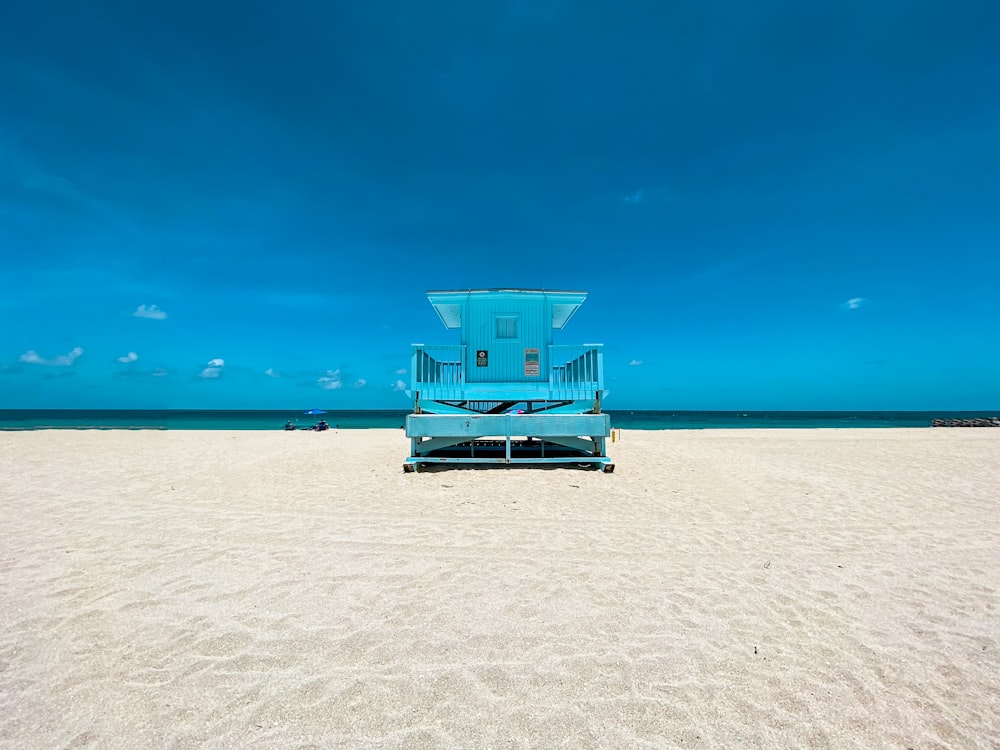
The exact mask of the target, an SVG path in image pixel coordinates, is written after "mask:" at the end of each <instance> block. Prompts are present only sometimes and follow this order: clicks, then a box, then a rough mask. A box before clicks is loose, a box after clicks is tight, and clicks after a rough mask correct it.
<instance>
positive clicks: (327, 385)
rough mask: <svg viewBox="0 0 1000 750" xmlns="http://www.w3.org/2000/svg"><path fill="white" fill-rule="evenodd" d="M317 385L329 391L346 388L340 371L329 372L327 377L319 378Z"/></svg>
mask: <svg viewBox="0 0 1000 750" xmlns="http://www.w3.org/2000/svg"><path fill="white" fill-rule="evenodd" d="M316 383H317V384H318V385H319V387H320V388H323V389H325V390H327V391H337V390H340V389H341V388H343V387H344V382H343V381H342V380H341V379H340V370H327V371H326V375H324V376H323V377H321V378H319V379H318V380H317V381H316Z"/></svg>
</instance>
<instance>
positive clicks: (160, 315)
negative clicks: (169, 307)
mask: <svg viewBox="0 0 1000 750" xmlns="http://www.w3.org/2000/svg"><path fill="white" fill-rule="evenodd" d="M132 316H133V317H136V318H151V319H153V320H164V319H165V318H166V317H167V314H166V313H165V312H164V311H163V310H161V309H160V308H159V307H157V306H156V305H139V306H138V307H137V308H136V309H135V312H134V313H132Z"/></svg>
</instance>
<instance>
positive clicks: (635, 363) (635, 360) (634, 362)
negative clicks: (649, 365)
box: [629, 359, 642, 367]
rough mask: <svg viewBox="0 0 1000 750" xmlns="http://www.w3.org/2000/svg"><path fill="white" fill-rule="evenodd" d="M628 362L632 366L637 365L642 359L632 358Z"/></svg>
mask: <svg viewBox="0 0 1000 750" xmlns="http://www.w3.org/2000/svg"><path fill="white" fill-rule="evenodd" d="M629 364H630V365H631V366H632V367H638V366H639V365H641V364H642V360H641V359H633V360H632V361H631V362H629Z"/></svg>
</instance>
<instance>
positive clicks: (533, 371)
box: [524, 349, 542, 378]
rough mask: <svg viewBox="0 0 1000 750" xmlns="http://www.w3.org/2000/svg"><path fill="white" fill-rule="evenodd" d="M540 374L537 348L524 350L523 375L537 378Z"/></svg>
mask: <svg viewBox="0 0 1000 750" xmlns="http://www.w3.org/2000/svg"><path fill="white" fill-rule="evenodd" d="M541 374H542V371H541V366H540V364H539V358H538V349H525V350H524V375H525V377H528V378H537V377H538V376H539V375H541Z"/></svg>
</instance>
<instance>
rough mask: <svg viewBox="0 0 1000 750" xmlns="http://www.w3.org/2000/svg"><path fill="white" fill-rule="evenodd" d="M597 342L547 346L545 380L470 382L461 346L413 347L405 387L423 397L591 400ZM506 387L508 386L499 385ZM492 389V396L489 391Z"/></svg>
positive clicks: (599, 360)
mask: <svg viewBox="0 0 1000 750" xmlns="http://www.w3.org/2000/svg"><path fill="white" fill-rule="evenodd" d="M602 348H603V347H602V345H601V344H579V345H568V346H567V345H551V346H549V347H548V356H549V360H548V361H549V377H548V382H546V381H545V380H543V379H541V378H539V379H538V381H527V382H521V383H513V384H511V383H506V384H505V383H474V384H472V385H471V386H469V385H468V384H467V383H466V380H465V368H466V357H467V354H466V347H465V346H425V345H424V344H414V345H413V355H412V359H411V366H410V372H411V378H410V382H411V389H412V390H413V391H415V392H417V393H419V394H420V398H421V399H425V400H445V401H455V400H465V399H484V398H499V399H514V400H536V401H537V400H542V401H575V400H582V399H591V398H594V395H595V394H596V393H597V392H599V391H603V390H604V354H603V351H602ZM505 385H506V386H509V388H508V390H505V389H504V386H505ZM491 389H492V391H491ZM494 391H495V394H496V395H495V396H494V395H491V393H492V392H494Z"/></svg>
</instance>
